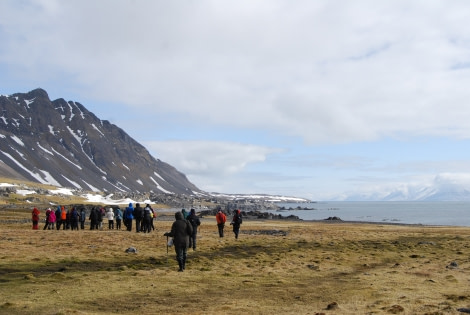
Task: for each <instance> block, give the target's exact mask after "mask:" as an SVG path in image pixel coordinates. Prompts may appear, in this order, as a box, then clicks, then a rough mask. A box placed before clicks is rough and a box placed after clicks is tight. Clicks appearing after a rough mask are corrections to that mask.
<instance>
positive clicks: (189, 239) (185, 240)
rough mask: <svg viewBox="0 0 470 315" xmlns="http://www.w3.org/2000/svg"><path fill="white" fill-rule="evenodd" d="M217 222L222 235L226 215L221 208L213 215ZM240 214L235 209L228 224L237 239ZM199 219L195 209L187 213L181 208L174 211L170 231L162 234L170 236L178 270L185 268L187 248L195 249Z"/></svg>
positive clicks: (222, 235)
mask: <svg viewBox="0 0 470 315" xmlns="http://www.w3.org/2000/svg"><path fill="white" fill-rule="evenodd" d="M215 218H216V222H217V229H218V231H219V237H224V228H225V223H226V221H227V216H226V215H225V213H223V211H222V209H220V208H219V209H218V211H217V214H216V215H215ZM242 222H243V219H242V214H241V211H240V210H235V212H234V215H233V218H232V222H230V225H232V226H233V233H234V234H235V238H236V239H238V234H239V232H240V225H241V224H242ZM200 224H201V221H200V220H199V218H198V217H197V215H196V211H195V210H194V209H191V211H190V212H189V214H188V213H187V212H186V209H182V210H181V212H176V213H175V221H174V222H173V224H172V226H171V231H170V232H166V233H165V234H163V235H164V236H166V237H167V238H168V237H172V238H173V242H172V245H174V247H175V253H176V261H177V262H178V266H179V269H178V271H179V272H183V271H184V270H185V269H186V259H187V255H188V248H191V247H192V248H193V250H196V237H197V230H198V227H199V225H200Z"/></svg>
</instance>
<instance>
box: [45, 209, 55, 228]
mask: <svg viewBox="0 0 470 315" xmlns="http://www.w3.org/2000/svg"><path fill="white" fill-rule="evenodd" d="M49 209H50V208H49ZM48 221H49V226H48V227H47V228H48V229H49V230H53V229H54V227H55V221H56V217H55V212H54V211H53V210H52V209H51V213H50V214H49V220H48Z"/></svg>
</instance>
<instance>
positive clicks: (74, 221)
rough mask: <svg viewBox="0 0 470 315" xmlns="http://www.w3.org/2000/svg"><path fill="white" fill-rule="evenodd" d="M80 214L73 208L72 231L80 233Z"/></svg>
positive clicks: (71, 212) (71, 215) (71, 214)
mask: <svg viewBox="0 0 470 315" xmlns="http://www.w3.org/2000/svg"><path fill="white" fill-rule="evenodd" d="M79 216H80V215H79V213H78V211H77V209H76V208H75V207H73V208H72V210H71V211H70V226H71V228H72V231H73V230H77V231H78V218H79Z"/></svg>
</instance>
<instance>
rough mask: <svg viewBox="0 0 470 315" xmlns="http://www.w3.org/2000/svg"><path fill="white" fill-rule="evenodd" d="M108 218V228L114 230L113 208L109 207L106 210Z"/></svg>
mask: <svg viewBox="0 0 470 315" xmlns="http://www.w3.org/2000/svg"><path fill="white" fill-rule="evenodd" d="M106 219H108V230H114V211H113V208H109V209H108V212H106Z"/></svg>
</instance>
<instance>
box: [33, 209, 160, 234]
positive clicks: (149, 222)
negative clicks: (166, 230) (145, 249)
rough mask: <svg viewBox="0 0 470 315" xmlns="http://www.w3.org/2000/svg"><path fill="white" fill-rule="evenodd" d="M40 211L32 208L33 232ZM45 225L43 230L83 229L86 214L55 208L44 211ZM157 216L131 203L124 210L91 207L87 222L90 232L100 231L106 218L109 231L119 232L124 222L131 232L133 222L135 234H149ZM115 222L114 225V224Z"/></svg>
mask: <svg viewBox="0 0 470 315" xmlns="http://www.w3.org/2000/svg"><path fill="white" fill-rule="evenodd" d="M40 214H41V211H39V209H37V208H34V209H33V211H32V221H33V230H38V229H39V215H40ZM45 214H46V218H45V225H44V228H43V230H54V229H56V230H60V229H63V230H69V229H71V230H78V229H79V226H80V229H82V230H84V229H85V221H86V219H87V212H86V209H85V208H84V207H81V208H80V209H78V208H77V207H71V208H70V209H66V207H65V206H57V210H55V211H53V210H52V209H51V208H47V209H46V212H45ZM156 216H157V214H156V212H155V210H153V208H152V207H151V206H150V205H149V204H147V205H146V207H145V208H142V207H141V206H140V204H139V203H137V204H136V207H135V208H134V207H133V206H132V203H130V204H129V206H128V207H126V209H125V210H124V212H123V211H122V210H121V209H120V208H119V207H114V208H112V207H110V208H108V209H106V208H104V207H92V208H91V211H90V214H89V216H88V220H89V221H90V230H102V229H103V221H104V219H105V218H106V219H107V220H108V229H109V230H114V229H116V230H120V229H121V222H122V221H124V225H125V226H126V229H127V230H128V231H132V221H133V220H135V224H136V230H137V232H144V233H146V232H147V233H150V231H152V230H155V226H154V224H153V219H154V218H155V217H156ZM114 222H116V224H114Z"/></svg>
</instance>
